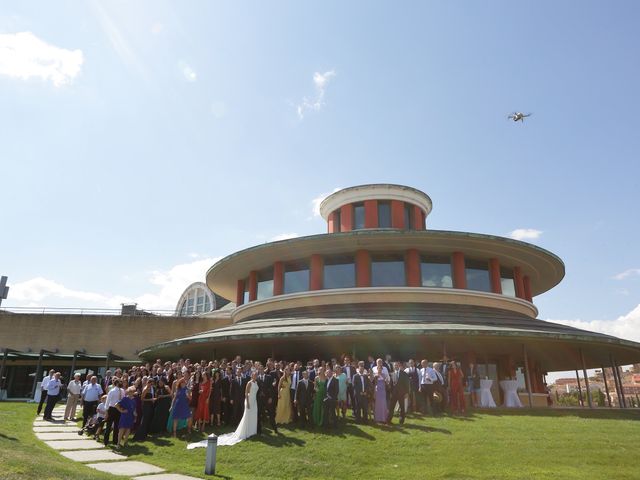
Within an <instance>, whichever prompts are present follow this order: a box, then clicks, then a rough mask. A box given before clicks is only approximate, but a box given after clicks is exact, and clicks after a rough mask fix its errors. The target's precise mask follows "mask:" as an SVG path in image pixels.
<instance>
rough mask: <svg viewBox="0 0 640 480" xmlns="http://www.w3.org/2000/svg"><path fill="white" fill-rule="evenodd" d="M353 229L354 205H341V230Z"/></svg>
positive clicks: (348, 230)
mask: <svg viewBox="0 0 640 480" xmlns="http://www.w3.org/2000/svg"><path fill="white" fill-rule="evenodd" d="M351 230H353V205H351V204H348V205H343V206H341V207H340V231H341V232H350V231H351Z"/></svg>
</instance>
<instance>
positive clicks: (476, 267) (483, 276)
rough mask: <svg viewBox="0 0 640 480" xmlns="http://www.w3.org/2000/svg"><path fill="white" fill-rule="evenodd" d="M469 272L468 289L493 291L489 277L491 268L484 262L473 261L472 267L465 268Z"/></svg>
mask: <svg viewBox="0 0 640 480" xmlns="http://www.w3.org/2000/svg"><path fill="white" fill-rule="evenodd" d="M465 271H466V274H467V289H468V290H480V291H482V292H490V291H491V280H490V278H489V270H488V267H487V266H483V265H482V263H480V262H479V263H478V264H475V263H473V264H472V266H471V267H467V268H466V269H465Z"/></svg>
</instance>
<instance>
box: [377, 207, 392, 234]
mask: <svg viewBox="0 0 640 480" xmlns="http://www.w3.org/2000/svg"><path fill="white" fill-rule="evenodd" d="M378 227H379V228H391V203H390V202H378Z"/></svg>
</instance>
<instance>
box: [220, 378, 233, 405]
mask: <svg viewBox="0 0 640 480" xmlns="http://www.w3.org/2000/svg"><path fill="white" fill-rule="evenodd" d="M220 382H221V383H220V390H221V391H222V398H224V399H225V401H229V398H230V397H231V381H230V380H229V378H228V377H226V376H225V377H222V380H220Z"/></svg>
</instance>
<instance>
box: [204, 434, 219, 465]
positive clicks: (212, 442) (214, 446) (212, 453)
mask: <svg viewBox="0 0 640 480" xmlns="http://www.w3.org/2000/svg"><path fill="white" fill-rule="evenodd" d="M217 450H218V437H217V436H216V434H215V433H212V434H211V435H209V436H208V437H207V457H206V460H205V464H204V473H205V475H215V474H216V453H217Z"/></svg>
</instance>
